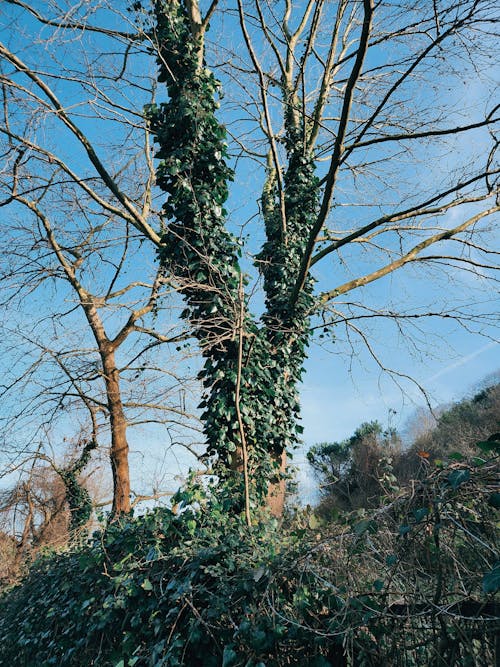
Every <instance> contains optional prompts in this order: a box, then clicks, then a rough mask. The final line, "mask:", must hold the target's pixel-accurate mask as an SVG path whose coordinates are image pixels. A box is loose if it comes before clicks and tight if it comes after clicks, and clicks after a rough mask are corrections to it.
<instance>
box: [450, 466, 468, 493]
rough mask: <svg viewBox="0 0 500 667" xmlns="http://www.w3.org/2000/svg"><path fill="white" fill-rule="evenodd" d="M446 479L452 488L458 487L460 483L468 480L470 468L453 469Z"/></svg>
mask: <svg viewBox="0 0 500 667" xmlns="http://www.w3.org/2000/svg"><path fill="white" fill-rule="evenodd" d="M446 479H447V482H448V484H449V485H450V486H451V488H452V489H458V487H459V486H460V485H461V484H464V483H465V482H468V481H469V479H470V470H469V469H465V470H453V471H452V472H450V474H449V475H448V477H447V478H446Z"/></svg>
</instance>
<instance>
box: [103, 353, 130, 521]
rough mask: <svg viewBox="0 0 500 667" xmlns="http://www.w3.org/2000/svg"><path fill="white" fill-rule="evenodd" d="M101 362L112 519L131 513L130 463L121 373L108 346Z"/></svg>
mask: <svg viewBox="0 0 500 667" xmlns="http://www.w3.org/2000/svg"><path fill="white" fill-rule="evenodd" d="M100 352H101V359H102V365H103V370H104V380H105V383H106V394H107V399H108V409H109V420H110V424H111V452H110V459H111V469H112V471H113V506H112V510H111V511H112V515H113V516H119V515H121V514H128V513H129V512H130V470H129V463H128V452H129V446H128V442H127V421H126V419H125V414H124V411H123V403H122V400H121V394H120V373H119V370H118V368H117V366H116V361H115V353H114V350H113V349H112V348H110V347H109V346H104V348H102V347H101V350H100Z"/></svg>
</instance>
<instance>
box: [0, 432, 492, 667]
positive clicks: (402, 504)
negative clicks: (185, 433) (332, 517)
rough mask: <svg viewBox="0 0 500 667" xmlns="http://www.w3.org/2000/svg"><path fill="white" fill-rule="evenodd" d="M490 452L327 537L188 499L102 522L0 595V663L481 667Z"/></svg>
mask: <svg viewBox="0 0 500 667" xmlns="http://www.w3.org/2000/svg"><path fill="white" fill-rule="evenodd" d="M499 446H500V444H499V443H495V442H493V443H492V442H490V443H484V444H483V448H484V449H485V452H487V453H488V456H485V455H484V459H483V460H481V461H480V460H479V459H476V460H475V461H471V462H468V463H467V462H464V461H463V462H453V463H450V464H449V465H448V466H445V467H442V468H436V469H434V470H433V471H432V472H431V473H429V475H428V477H427V478H426V479H424V480H422V481H421V482H420V484H419V485H418V486H417V487H415V488H414V489H413V490H412V492H411V493H408V494H406V495H401V496H400V497H396V498H394V499H392V501H391V502H388V503H387V504H386V505H385V506H384V507H381V508H378V509H375V510H370V511H364V510H359V511H357V512H351V513H347V514H344V515H342V517H341V518H340V519H339V520H338V521H337V522H336V523H331V524H330V525H328V526H327V525H323V524H322V523H321V521H320V520H319V519H318V518H317V517H316V516H315V515H310V514H307V513H299V514H297V516H296V517H295V518H294V520H293V521H290V522H289V523H288V525H287V527H286V528H285V527H284V526H279V525H278V524H277V522H276V521H275V520H273V519H270V518H269V517H267V516H265V515H263V516H260V517H254V521H255V525H253V526H252V528H251V529H250V530H249V529H248V528H247V527H246V526H245V523H244V521H243V519H242V518H240V517H238V516H228V514H227V508H226V507H225V506H224V504H223V503H220V502H217V501H216V500H215V499H212V500H211V502H210V504H209V505H204V504H203V503H204V502H205V501H206V498H204V493H203V492H202V490H201V489H194V490H193V491H192V492H191V494H188V493H186V494H185V496H184V500H185V502H187V503H191V507H198V509H196V510H194V509H189V507H188V509H185V511H184V512H181V513H180V514H177V515H175V514H173V513H172V512H171V511H170V510H166V509H161V510H156V511H154V512H150V513H149V514H146V515H145V516H143V517H140V518H137V519H130V520H128V521H126V522H122V523H114V524H111V525H109V526H108V527H107V528H106V529H105V530H103V531H102V532H101V533H99V534H96V535H95V537H94V539H93V541H92V542H91V543H90V544H88V545H86V546H85V547H79V548H74V549H73V550H71V551H68V552H66V553H59V554H52V555H50V556H47V557H45V558H44V559H41V560H39V561H38V562H37V563H36V565H35V566H34V567H33V568H32V570H31V571H30V573H29V575H28V577H27V578H26V579H25V581H24V582H23V583H22V584H21V585H20V586H17V587H16V588H14V589H12V590H11V591H9V592H8V593H6V594H5V595H4V596H3V599H2V600H1V601H0V608H1V610H2V611H1V612H0V664H2V665H25V666H27V667H45V666H48V665H68V666H72V665H79V666H81V665H99V666H114V667H126V666H127V665H130V666H132V665H136V666H137V667H142V666H144V667H156V666H160V665H165V666H178V665H203V666H207V667H210V666H212V665H213V666H215V665H221V666H225V667H231V666H233V667H240V666H241V667H243V666H246V667H252V666H253V667H258V666H259V667H262V666H267V667H271V666H281V665H299V666H300V665H305V666H307V665H310V666H311V667H314V666H316V667H327V666H328V665H334V666H342V665H353V666H354V665H359V666H361V665H365V666H367V667H368V666H370V665H372V666H375V665H405V666H407V667H412V666H415V667H416V666H420V665H424V664H425V665H433V664H435V665H440V664H442V665H445V664H446V665H448V666H453V665H455V666H457V667H458V666H459V665H460V666H465V665H468V664H470V665H478V666H479V665H485V666H487V665H492V664H495V663H494V661H495V655H494V650H495V649H494V633H495V630H498V629H499V624H498V605H497V604H496V603H495V602H494V598H493V595H494V593H495V591H496V590H497V588H498V586H499V581H498V579H499V572H498V564H497V563H496V560H495V538H496V532H495V521H496V520H497V518H498V515H497V513H498V500H499V497H498V493H497V492H496V487H495V486H494V485H495V481H496V476H497V474H498V465H497V463H498V459H497V458H495V457H493V458H491V457H492V456H493V454H494V450H495V448H498V447H499ZM193 503H194V504H193ZM196 503H201V504H200V505H199V506H198V504H196ZM495 618H496V620H495ZM479 642H480V643H479Z"/></svg>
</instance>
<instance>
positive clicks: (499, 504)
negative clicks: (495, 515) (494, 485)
mask: <svg viewBox="0 0 500 667" xmlns="http://www.w3.org/2000/svg"><path fill="white" fill-rule="evenodd" d="M488 505H491V506H492V507H494V508H495V509H497V510H498V509H500V493H496V492H495V493H491V494H490V495H489V496H488Z"/></svg>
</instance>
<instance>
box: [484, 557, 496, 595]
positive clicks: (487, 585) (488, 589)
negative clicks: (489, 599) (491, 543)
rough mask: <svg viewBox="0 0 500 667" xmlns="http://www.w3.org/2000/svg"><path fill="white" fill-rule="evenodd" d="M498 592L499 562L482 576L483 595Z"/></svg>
mask: <svg viewBox="0 0 500 667" xmlns="http://www.w3.org/2000/svg"><path fill="white" fill-rule="evenodd" d="M499 590H500V561H497V562H496V563H495V565H494V566H493V568H492V569H491V570H490V571H489V572H486V574H485V575H484V576H483V591H484V592H485V593H496V592H497V591H499Z"/></svg>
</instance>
